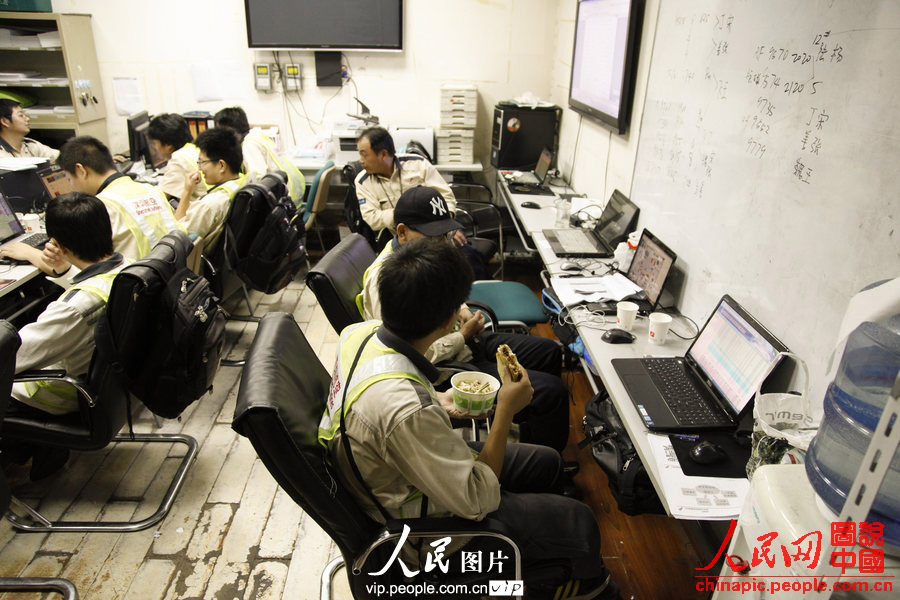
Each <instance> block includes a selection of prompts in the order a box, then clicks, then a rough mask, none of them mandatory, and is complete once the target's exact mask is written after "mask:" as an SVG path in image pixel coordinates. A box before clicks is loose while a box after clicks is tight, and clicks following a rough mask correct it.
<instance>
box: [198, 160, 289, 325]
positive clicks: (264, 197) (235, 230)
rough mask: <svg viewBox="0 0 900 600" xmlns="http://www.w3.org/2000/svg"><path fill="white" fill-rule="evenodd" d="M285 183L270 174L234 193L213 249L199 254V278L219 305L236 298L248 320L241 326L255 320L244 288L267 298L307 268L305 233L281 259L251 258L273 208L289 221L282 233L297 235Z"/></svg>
mask: <svg viewBox="0 0 900 600" xmlns="http://www.w3.org/2000/svg"><path fill="white" fill-rule="evenodd" d="M286 181H287V176H286V175H285V174H284V173H283V172H282V171H276V172H274V173H267V174H266V175H264V176H263V178H262V179H260V181H259V182H257V183H248V184H247V185H245V186H244V187H242V188H241V189H240V190H238V192H237V193H236V194H235V196H234V198H233V199H232V201H231V206H230V207H229V209H228V215H227V216H226V217H225V223H224V225H223V229H222V233H221V235H220V236H219V239H218V240H217V241H216V244H215V246H214V247H213V248H207V249H205V250H204V256H203V266H204V269H203V273H202V274H203V275H204V276H205V277H206V278H207V279H208V280H209V282H210V284H211V285H212V288H213V290H214V291H215V293H216V295H217V296H218V297H219V298H221V299H222V301H223V302H224V301H225V300H226V299H228V298H230V297H231V296H232V295H234V294H235V293H237V292H241V294H242V296H243V299H244V302H245V303H246V304H247V310H248V311H249V314H250V318H249V319H245V320H255V318H254V317H253V306H252V305H251V303H250V294H249V292H248V288H249V289H254V290H258V291H261V292H263V293H264V294H272V293H274V292H276V291H278V290H280V289H282V288H283V287H284V286H286V285H287V284H288V282H290V281H291V279H293V277H294V276H295V275H296V273H297V272H298V271H299V270H300V268H301V267H302V266H303V265H305V264H307V259H306V248H305V238H306V233H305V229H304V228H302V227H301V228H300V233H301V235H300V239H299V240H298V242H297V243H296V244H292V245H291V246H290V247H289V248H287V249H286V250H285V252H284V253H283V254H282V255H280V256H278V257H276V258H274V259H266V260H261V259H260V258H259V257H258V256H256V255H255V252H257V248H258V246H259V244H260V240H258V239H257V238H258V236H259V234H260V232H261V231H267V229H266V226H267V223H269V220H270V219H271V218H272V215H273V214H274V211H275V210H279V207H283V208H282V209H281V210H284V211H285V214H284V219H287V220H288V221H290V223H287V224H285V225H284V228H286V229H287V230H289V229H290V228H292V227H293V228H294V229H297V225H298V224H299V223H295V222H293V220H292V217H293V216H294V211H295V210H296V209H295V207H294V204H293V202H292V201H291V200H290V197H289V196H288V193H287V187H286ZM298 221H299V218H298ZM233 318H240V317H233Z"/></svg>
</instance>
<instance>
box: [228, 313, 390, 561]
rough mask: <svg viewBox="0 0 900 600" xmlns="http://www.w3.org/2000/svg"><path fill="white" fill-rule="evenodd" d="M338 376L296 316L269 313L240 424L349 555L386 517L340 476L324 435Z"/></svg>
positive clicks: (241, 399)
mask: <svg viewBox="0 0 900 600" xmlns="http://www.w3.org/2000/svg"><path fill="white" fill-rule="evenodd" d="M330 384H331V376H330V375H329V374H328V371H327V370H326V369H325V367H324V366H322V363H321V362H320V361H319V359H318V357H317V356H316V354H315V352H314V351H313V349H312V348H311V347H310V345H309V343H308V342H307V341H306V338H305V337H304V335H303V332H302V331H301V330H300V327H299V326H298V325H297V323H296V322H295V321H294V318H293V317H292V316H291V315H290V314H287V313H268V314H266V315H265V316H264V317H263V318H262V319H261V320H260V322H259V327H258V328H257V331H256V337H255V338H254V339H253V343H252V344H251V346H250V351H249V352H248V354H247V362H246V363H245V365H244V371H243V375H242V376H241V385H240V388H239V391H238V398H237V403H236V405H235V409H234V420H233V421H232V427H233V428H234V430H235V431H237V432H238V433H239V434H241V435H243V436H245V437H247V438H248V439H249V440H250V442H251V443H252V444H253V447H254V449H255V450H256V452H257V454H258V455H259V457H260V459H261V460H262V462H263V464H264V465H265V466H266V468H267V469H268V470H269V472H270V473H271V474H272V476H273V477H274V478H275V480H276V481H277V482H278V484H279V485H280V486H281V487H282V489H284V491H285V492H287V493H288V495H290V497H291V498H293V500H294V501H295V502H296V503H297V504H298V505H300V506H301V507H302V508H303V510H304V511H305V512H306V513H307V514H308V515H310V516H311V517H312V518H313V519H314V520H315V521H316V523H318V524H319V526H320V527H322V529H324V530H325V532H326V533H327V534H328V535H329V536H330V537H331V539H333V540H334V541H335V543H336V544H337V545H338V547H339V548H340V550H341V553H342V554H343V555H344V557H345V558H348V557H353V556H355V555H356V554H358V553H359V551H360V550H361V549H362V548H364V547H366V546H367V545H368V543H369V542H370V541H371V538H372V536H373V534H374V532H375V531H376V530H377V529H378V527H379V525H378V524H376V523H375V522H374V521H373V520H372V519H370V518H369V517H368V516H367V515H366V514H365V513H364V512H363V511H362V510H361V509H360V508H359V507H358V506H357V504H356V502H355V500H354V499H353V497H352V496H351V495H350V494H349V492H348V491H347V490H346V488H345V487H344V485H343V484H342V483H341V482H340V481H339V480H338V479H337V477H336V476H335V474H334V473H333V472H332V470H331V468H330V467H329V465H328V462H327V451H326V450H325V448H323V447H322V445H321V444H319V442H318V439H317V434H318V427H319V421H320V420H321V418H322V415H323V414H324V410H325V402H326V400H327V398H328V392H329V387H330Z"/></svg>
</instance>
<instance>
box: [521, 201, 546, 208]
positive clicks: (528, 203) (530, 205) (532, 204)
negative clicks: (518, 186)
mask: <svg viewBox="0 0 900 600" xmlns="http://www.w3.org/2000/svg"><path fill="white" fill-rule="evenodd" d="M519 206H521V207H522V208H540V207H541V205H540V204H538V203H537V202H532V201H531V200H526V201H525V202H523V203H522V204H520V205H519Z"/></svg>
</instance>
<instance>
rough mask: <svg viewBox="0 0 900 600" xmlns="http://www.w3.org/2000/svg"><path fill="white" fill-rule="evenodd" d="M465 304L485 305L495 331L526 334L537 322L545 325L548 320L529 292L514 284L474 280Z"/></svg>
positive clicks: (535, 298)
mask: <svg viewBox="0 0 900 600" xmlns="http://www.w3.org/2000/svg"><path fill="white" fill-rule="evenodd" d="M466 303H467V304H469V305H470V308H472V307H479V308H482V307H484V306H489V307H491V308H492V309H493V315H492V314H491V313H490V312H488V314H487V315H486V317H488V318H490V319H496V321H492V323H493V328H494V330H495V331H510V332H514V333H523V334H525V335H527V334H528V333H529V332H530V331H531V328H532V327H534V326H535V325H537V324H538V323H546V322H547V320H548V319H549V317H548V316H547V313H545V312H544V308H543V305H541V302H540V300H538V298H537V296H535V295H534V292H532V291H531V289H530V288H529V287H528V286H527V285H525V284H523V283H519V282H518V281H476V282H475V283H473V284H472V291H471V292H470V293H469V298H468V299H467V300H466Z"/></svg>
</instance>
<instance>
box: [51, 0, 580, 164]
mask: <svg viewBox="0 0 900 600" xmlns="http://www.w3.org/2000/svg"><path fill="white" fill-rule="evenodd" d="M53 10H54V11H55V12H76V13H88V14H91V15H92V16H93V28H94V37H95V41H96V45H97V54H98V58H99V62H100V72H101V77H102V80H103V81H102V83H103V91H104V95H105V97H106V99H107V107H108V109H107V112H108V120H109V123H108V127H109V139H110V143H111V146H112V149H113V150H121V149H123V148H126V147H127V139H126V135H125V118H124V117H123V116H121V115H118V114H116V111H115V102H114V97H113V88H112V79H113V77H122V76H137V77H139V78H140V79H141V81H142V83H143V86H144V91H145V96H146V102H147V109H148V110H149V112H150V113H151V114H153V113H160V112H185V111H189V110H207V111H209V112H211V113H215V111H217V110H218V109H220V108H222V107H225V106H232V105H235V104H239V105H241V106H243V107H244V109H245V110H246V111H247V114H248V115H249V117H250V120H251V122H254V123H276V124H278V125H280V126H281V130H282V132H284V133H285V134H286V135H287V136H288V137H287V138H286V140H287V142H288V143H290V141H291V140H290V127H289V123H288V116H287V115H288V112H287V110H286V109H285V106H284V104H283V98H282V94H281V93H280V92H279V93H269V94H266V93H262V92H256V91H255V90H254V89H253V81H252V64H253V62H254V61H260V62H272V54H271V53H270V52H256V51H253V50H250V49H249V48H247V34H246V25H245V19H244V3H243V1H242V0H190V1H184V0H181V1H178V0H156V1H154V2H134V1H132V0H53ZM555 11H556V3H555V2H554V1H547V0H406V2H405V6H404V24H403V27H404V48H405V50H404V51H403V52H402V53H363V52H350V53H347V54H346V55H345V56H346V58H347V59H348V60H349V65H350V68H351V73H352V76H353V80H354V81H355V83H356V87H355V88H354V86H353V85H344V87H343V88H342V89H340V90H339V88H336V87H325V88H317V87H316V81H315V60H314V55H313V53H312V52H309V51H297V52H293V53H292V56H293V59H294V61H296V62H299V63H300V64H301V70H302V76H303V91H302V92H301V94H300V98H299V99H298V98H297V96H296V95H295V94H291V95H290V99H291V107H292V108H291V110H290V115H291V119H292V121H293V125H294V132H295V134H296V138H297V139H298V140H299V139H300V138H301V137H303V136H309V135H311V134H312V133H314V132H321V131H323V130H326V129H327V128H326V127H325V126H323V125H322V124H321V123H322V120H323V114H324V116H325V117H326V118H331V119H341V118H343V117H344V113H347V112H356V111H357V105H356V102H355V101H354V100H353V96H354V95H355V93H356V90H358V92H359V98H360V99H361V100H362V101H363V102H365V103H366V104H367V105H368V106H369V107H370V108H371V110H372V112H373V113H375V114H377V115H379V116H380V117H381V121H382V123H387V124H398V125H426V126H434V127H437V126H438V125H439V119H440V87H441V85H442V84H444V83H460V82H471V83H474V84H476V85H477V86H478V90H479V98H480V102H479V117H478V118H479V127H478V132H477V141H476V155H478V156H480V157H481V158H482V160H483V161H484V162H485V163H487V162H488V156H489V147H490V137H489V136H490V129H489V126H490V115H491V111H492V110H493V106H494V104H495V103H496V102H497V101H498V100H502V99H506V98H510V97H514V96H517V95H519V94H521V93H522V92H524V91H531V92H533V93H535V94H536V95H538V96H539V97H542V98H547V97H548V96H549V94H550V79H551V78H550V73H551V70H552V60H553V53H554V49H555V47H556V38H555V36H556V29H555V27H554V20H555ZM573 14H574V13H573ZM311 18H314V17H311ZM222 61H231V62H232V63H236V64H237V66H238V73H239V77H240V78H241V81H240V85H239V87H240V89H241V92H240V93H238V94H235V95H234V96H232V97H228V98H225V99H223V100H221V101H214V102H197V101H195V98H194V92H193V87H192V77H191V65H192V64H193V63H201V64H205V65H207V67H214V66H216V65H217V64H219V63H221V62H222ZM282 61H283V62H288V61H287V59H286V57H285V56H284V53H282ZM337 91H339V92H340V93H339V94H338V96H337V97H335V98H334V99H332V100H330V101H329V99H330V98H331V97H332V96H333V95H334V94H335V92H337ZM300 99H302V102H303V105H304V106H305V110H306V113H307V114H308V115H309V120H308V121H307V119H305V118H304V117H303V116H302V115H303V108H302V107H301V105H300Z"/></svg>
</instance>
